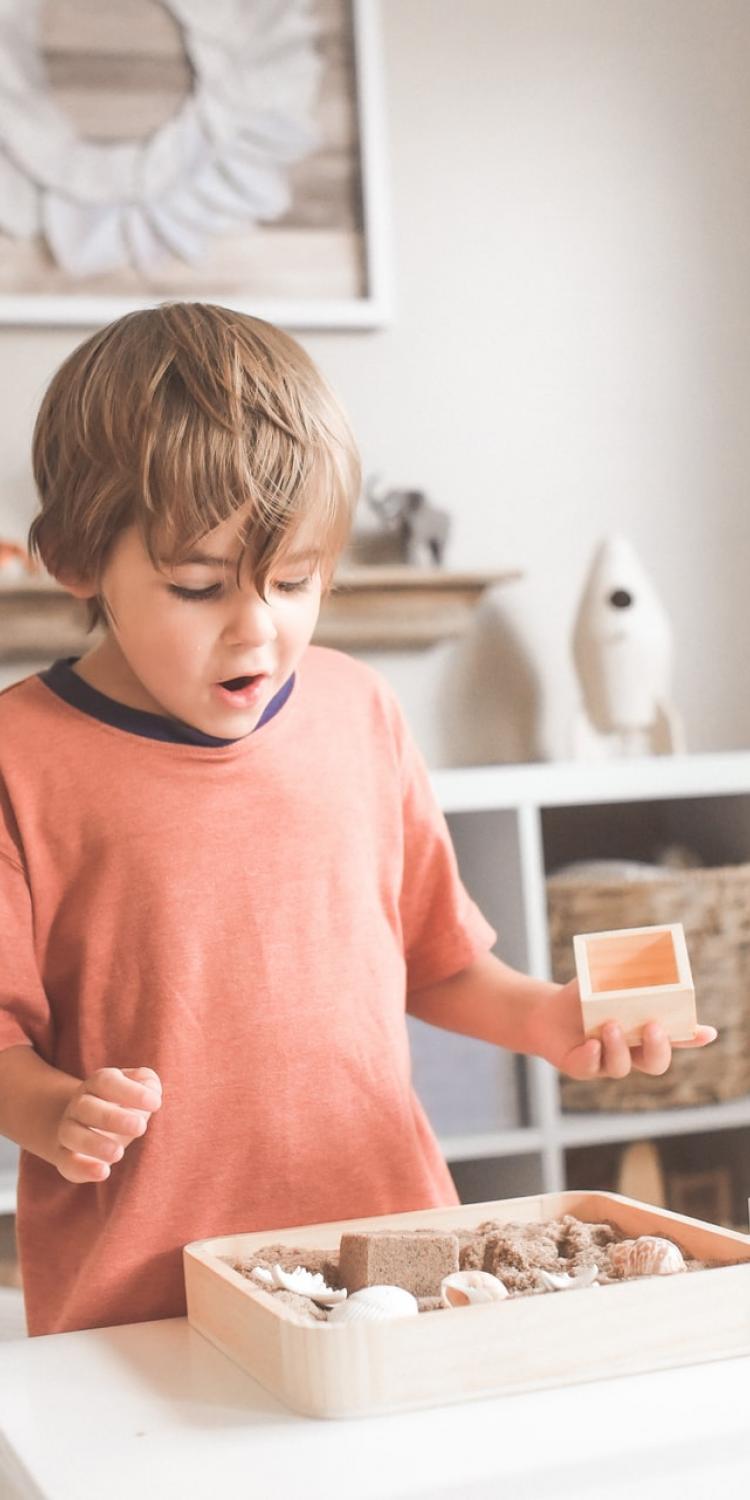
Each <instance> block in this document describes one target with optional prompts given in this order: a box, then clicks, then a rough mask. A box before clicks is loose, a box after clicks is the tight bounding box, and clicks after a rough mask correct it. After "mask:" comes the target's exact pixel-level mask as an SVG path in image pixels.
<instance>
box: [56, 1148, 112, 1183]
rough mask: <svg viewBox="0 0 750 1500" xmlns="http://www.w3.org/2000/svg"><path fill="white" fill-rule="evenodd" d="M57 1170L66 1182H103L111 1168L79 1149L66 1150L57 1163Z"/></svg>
mask: <svg viewBox="0 0 750 1500" xmlns="http://www.w3.org/2000/svg"><path fill="white" fill-rule="evenodd" d="M57 1170H58V1172H59V1173H60V1175H61V1177H64V1178H65V1180H66V1182H75V1183H84V1182H105V1181H106V1179H107V1178H108V1177H109V1174H110V1170H111V1168H110V1167H109V1166H108V1165H107V1163H106V1162H104V1161H94V1160H93V1158H92V1157H90V1156H84V1155H83V1154H82V1153H81V1152H79V1151H66V1152H65V1153H64V1160H63V1161H62V1162H58V1163H57Z"/></svg>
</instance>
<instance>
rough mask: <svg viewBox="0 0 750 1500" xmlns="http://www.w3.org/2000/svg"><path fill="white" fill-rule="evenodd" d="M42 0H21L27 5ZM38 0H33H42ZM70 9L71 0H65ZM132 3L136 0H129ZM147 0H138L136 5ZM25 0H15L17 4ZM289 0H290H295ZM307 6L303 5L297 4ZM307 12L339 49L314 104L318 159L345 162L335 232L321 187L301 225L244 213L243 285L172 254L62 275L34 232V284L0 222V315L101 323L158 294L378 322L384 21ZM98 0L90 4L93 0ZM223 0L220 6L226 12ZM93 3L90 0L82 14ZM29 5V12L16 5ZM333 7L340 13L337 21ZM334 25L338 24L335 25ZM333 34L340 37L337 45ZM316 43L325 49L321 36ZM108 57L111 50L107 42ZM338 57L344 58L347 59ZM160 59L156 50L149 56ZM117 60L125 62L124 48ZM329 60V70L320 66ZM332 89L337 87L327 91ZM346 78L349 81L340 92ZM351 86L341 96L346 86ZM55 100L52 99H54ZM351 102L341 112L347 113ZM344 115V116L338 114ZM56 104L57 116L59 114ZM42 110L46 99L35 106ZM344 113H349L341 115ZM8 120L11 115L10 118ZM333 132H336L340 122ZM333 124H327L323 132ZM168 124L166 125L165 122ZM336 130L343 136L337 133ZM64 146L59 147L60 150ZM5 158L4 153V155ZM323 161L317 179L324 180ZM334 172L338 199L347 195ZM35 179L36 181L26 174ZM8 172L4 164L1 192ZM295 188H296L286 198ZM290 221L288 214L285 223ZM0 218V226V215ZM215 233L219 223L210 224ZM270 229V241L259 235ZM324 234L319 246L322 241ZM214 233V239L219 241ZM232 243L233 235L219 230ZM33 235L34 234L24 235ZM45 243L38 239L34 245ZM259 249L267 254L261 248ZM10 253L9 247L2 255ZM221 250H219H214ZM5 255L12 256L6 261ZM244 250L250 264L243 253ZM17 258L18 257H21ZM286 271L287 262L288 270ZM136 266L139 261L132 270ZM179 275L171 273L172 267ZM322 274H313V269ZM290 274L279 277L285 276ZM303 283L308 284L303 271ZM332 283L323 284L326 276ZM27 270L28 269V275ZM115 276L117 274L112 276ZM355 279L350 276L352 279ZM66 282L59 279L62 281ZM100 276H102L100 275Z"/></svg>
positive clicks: (349, 9) (370, 14)
mask: <svg viewBox="0 0 750 1500" xmlns="http://www.w3.org/2000/svg"><path fill="white" fill-rule="evenodd" d="M37 3H38V0H24V4H28V6H29V9H30V8H31V7H32V6H34V5H36V4H37ZM39 3H40V0H39ZM67 3H68V4H69V5H70V6H72V8H73V13H75V5H76V0H67ZM132 3H133V4H134V5H136V4H138V3H139V0H132ZM143 3H144V0H140V4H141V5H142V4H143ZM157 3H158V4H160V5H163V6H164V8H165V9H167V8H168V9H169V10H170V11H171V12H172V14H174V13H175V12H177V11H179V10H180V9H181V8H182V9H183V10H186V11H188V12H189V10H190V6H189V5H187V4H185V3H184V0H183V5H182V7H181V5H180V0H157ZM247 3H248V4H252V0H247ZM20 4H21V0H19V6H20ZM291 6H293V0H290V7H291ZM302 8H304V6H302ZM309 8H310V11H311V14H312V17H313V21H314V20H315V18H316V15H318V14H319V19H320V24H321V27H322V26H324V25H325V27H327V37H328V41H329V43H330V42H331V41H332V42H333V49H332V48H331V46H330V45H329V47H328V52H329V53H330V52H331V50H335V51H336V60H335V66H334V65H333V64H330V65H328V64H327V63H326V60H325V57H324V58H323V61H322V62H321V67H322V68H323V70H324V72H323V77H322V80H321V91H320V97H319V99H318V101H317V103H316V108H317V110H318V113H319V115H320V120H319V121H317V122H316V125H317V124H319V127H320V131H321V133H322V134H321V141H320V148H319V151H318V160H321V159H322V155H323V154H325V171H326V172H327V173H328V175H329V177H332V178H335V176H336V173H339V174H343V173H344V172H348V173H349V174H350V177H349V179H348V183H347V185H346V192H347V193H348V196H349V201H350V202H351V203H352V204H354V201H355V198H356V207H355V208H353V209H352V217H353V219H354V218H356V222H352V224H351V226H350V227H347V226H344V227H343V228H342V227H341V225H340V224H339V225H337V228H336V232H335V233H329V234H328V238H327V239H325V238H324V237H325V235H326V226H325V218H324V215H325V212H326V202H325V194H324V193H323V194H322V195H321V193H320V192H319V193H318V197H317V200H316V203H315V209H314V212H315V215H316V218H317V221H318V222H317V223H316V224H310V225H309V226H308V227H305V228H304V229H299V230H298V229H297V228H296V227H294V228H293V231H292V232H291V233H287V234H286V235H285V236H280V232H279V231H278V230H274V226H273V224H271V228H270V229H268V228H267V224H268V221H265V222H260V223H254V224H251V225H250V226H249V228H248V241H247V243H248V246H251V247H252V256H253V265H254V267H255V268H256V271H257V272H258V273H259V274H258V285H259V288H260V289H259V290H258V291H257V292H252V291H250V290H247V289H245V287H244V285H243V284H242V281H241V279H240V280H239V281H236V282H235V283H234V284H233V283H232V280H231V277H229V278H227V276H224V277H221V276H219V275H218V274H217V275H216V284H212V282H211V275H212V273H211V271H210V269H209V270H205V269H203V268H201V267H200V266H194V267H192V268H191V267H189V266H188V267H186V266H185V265H184V264H178V262H177V259H176V257H175V256H172V257H171V260H170V263H169V264H170V265H171V266H172V267H173V268H174V269H173V272H172V273H170V270H169V265H168V266H167V267H166V269H165V271H164V273H163V274H161V275H156V276H154V277H150V278H145V280H144V278H143V277H142V276H141V278H140V279H141V280H142V281H143V283H144V284H142V285H138V286H137V287H135V288H134V286H133V279H134V273H133V268H132V267H127V268H126V269H125V270H123V271H120V272H118V271H117V270H115V271H112V272H110V273H109V274H104V275H84V276H83V277H81V278H75V277H71V275H70V274H69V273H67V274H66V275H62V276H61V272H60V267H59V266H58V265H55V264H54V262H53V260H52V257H51V255H50V254H49V252H47V253H46V273H47V274H46V276H45V264H44V257H43V255H42V251H43V249H44V246H43V241H42V240H41V239H40V238H39V237H37V240H36V246H37V249H36V252H35V253H36V262H35V267H34V277H35V280H34V285H33V287H32V286H31V285H24V275H25V273H24V269H23V268H24V265H28V264H29V263H30V257H31V254H32V252H31V249H29V250H28V251H27V255H26V261H25V262H24V256H23V244H22V242H21V241H18V240H16V241H14V242H13V245H12V246H11V247H10V251H12V252H13V254H12V256H11V255H10V251H9V237H8V235H7V233H2V232H0V324H5V325H16V326H33V325H37V326H38V325H46V326H81V327H89V326H97V325H100V324H102V323H107V322H110V321H111V320H113V319H114V318H117V317H119V316H121V315H123V314H125V313H128V312H131V311H135V310H137V309H139V308H144V307H150V306H154V305H155V304H157V303H159V302H162V301H171V300H197V301H214V302H220V303H223V304H224V305H227V306H231V307H234V308H236V309H237V310H238V311H241V312H247V313H250V314H253V315H255V316H257V317H262V318H265V319H267V320H268V321H270V322H273V323H276V324H278V325H279V326H281V327H285V328H287V329H289V330H292V331H303V330H315V329H374V328H379V327H383V326H385V325H386V324H387V323H388V322H389V321H390V320H391V317H392V287H391V269H390V234H389V225H388V214H387V190H386V161H385V144H384V109H383V95H382V52H381V38H380V28H379V24H378V15H377V0H309ZM94 9H95V8H94ZM231 9H232V8H231V7H228V8H227V14H229V13H230V12H231ZM90 13H91V8H89V14H90ZM19 14H22V15H23V17H24V22H25V17H26V14H27V12H21V11H20V10H19ZM338 18H341V19H340V21H339V19H338ZM337 26H340V30H341V36H340V37H337V36H336V35H335V31H336V27H337ZM339 44H340V45H339ZM321 51H323V52H325V49H324V48H321ZM112 56H113V57H114V53H112ZM342 58H343V59H344V61H342ZM155 61H156V60H155ZM120 65H121V67H122V66H125V65H126V60H125V63H124V64H123V61H122V59H120ZM326 66H329V72H328V74H326V73H325V68H326ZM326 78H328V83H329V92H328V96H327V97H326V98H325V108H322V107H321V106H322V101H323V98H324V95H323V84H325V82H326ZM336 90H338V97H333V98H331V93H332V92H333V94H334V96H335V94H336ZM347 90H348V91H349V92H347ZM345 95H346V97H344V96H345ZM1 106H2V91H1V90H0V168H2V167H3V153H2V146H3V139H4V137H3V134H2V130H3V114H2V108H1ZM52 108H53V109H56V108H57V107H56V106H55V104H54V101H52ZM347 112H348V114H347ZM35 114H36V119H35V128H36V126H37V125H38V124H39V118H40V112H39V110H37V111H35ZM345 115H346V116H347V118H346V119H345V118H344V117H345ZM59 117H60V114H59V109H57V118H58V119H59ZM41 118H42V121H43V118H44V116H43V111H42V113H41ZM342 121H343V122H344V123H343V124H342ZM6 128H7V125H6ZM337 131H338V137H337V142H336V143H335V144H332V139H331V132H334V133H335V132H337ZM326 132H328V135H326ZM165 133H166V132H165ZM342 140H343V144H342ZM59 154H60V153H58V155H59ZM315 156H316V151H315V150H312V151H311V153H310V157H309V161H310V163H311V164H314V161H315ZM6 164H7V158H6ZM292 172H294V173H296V178H295V181H296V183H297V184H298V183H299V182H300V180H301V179H302V178H303V177H304V172H305V162H304V160H303V161H302V162H301V163H300V162H297V163H294V164H293V166H292V168H291V169H290V176H291V174H292ZM320 180H321V173H320V171H319V172H318V178H317V181H318V182H320ZM340 183H341V175H340V182H339V188H340V190H339V192H338V201H339V203H340V201H341V199H342V197H343V188H341V185H340ZM32 187H33V184H32ZM2 188H3V179H2V171H0V198H1V197H2V191H1V190H2ZM295 192H296V188H295V187H293V188H292V205H294V201H295V199H294V194H295ZM334 198H336V184H335V182H334V184H333V187H332V190H331V204H332V207H331V212H334V211H335V210H334V207H333V200H334ZM288 225H289V216H287V219H286V224H285V226H284V227H287V226H288ZM0 227H1V226H0ZM217 234H218V231H217ZM264 237H265V243H264ZM281 238H283V239H284V256H281V257H280V256H279V254H278V246H279V243H280V239H281ZM237 239H238V236H234V237H232V238H231V245H232V255H233V257H234V259H233V265H234V266H235V267H236V265H237V255H238V253H241V246H240V249H239V252H238V249H237V243H236V242H237ZM297 242H299V255H298V259H297V263H296V264H294V265H292V264H290V265H289V266H288V268H287V258H288V257H287V247H288V246H291V249H292V253H293V254H296V253H297ZM321 242H323V248H322V249H321V248H320V246H321ZM217 243H218V241H217ZM226 243H229V241H226ZM331 243H333V250H334V251H335V253H336V254H339V253H340V258H341V270H340V274H339V273H338V269H337V266H336V265H335V264H334V265H333V268H332V264H331V263H332V260H335V256H333V255H331V254H328V249H329V246H330V244H331ZM26 245H27V246H28V245H29V241H28V240H27V241H26ZM40 246H41V249H40ZM264 256H265V260H264ZM4 257H5V258H4ZM215 258H216V259H218V251H217V254H216V257H215ZM9 259H10V260H11V264H10V266H9V264H8V261H9ZM249 263H250V262H249V259H248V264H249ZM19 268H20V269H19ZM287 272H288V274H287ZM139 274H140V273H139ZM170 274H173V275H174V285H171V284H170V283H169V275H170ZM316 274H317V275H318V283H317V284H316V286H315V287H313V285H312V281H313V280H314V277H315V275H316ZM285 275H286V283H285ZM308 278H309V280H310V289H309V291H308V290H306V287H307V279H308ZM337 278H338V282H341V283H346V286H345V287H343V289H342V287H341V286H339V285H338V284H336V285H335V286H334V287H333V290H332V291H331V290H326V289H325V288H324V287H323V283H324V282H326V283H335V282H337ZM26 279H27V280H29V279H31V278H29V276H28V275H27V276H26ZM118 279H119V281H121V282H122V286H119V285H118ZM355 280H356V283H357V284H356V285H354V284H353V283H354V282H355ZM61 281H62V282H64V289H63V287H62V286H61ZM97 281H98V282H99V284H100V286H101V290H100V289H99V286H97Z"/></svg>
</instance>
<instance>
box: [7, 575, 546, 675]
mask: <svg viewBox="0 0 750 1500" xmlns="http://www.w3.org/2000/svg"><path fill="white" fill-rule="evenodd" d="M520 577H521V574H520V572H518V571H515V570H510V569H508V570H506V571H505V572H482V571H469V572H455V573H453V572H448V571H447V570H444V569H441V568H410V567H407V566H405V565H387V566H386V565H384V566H382V567H380V566H377V567H375V566H370V567H364V566H363V567H354V568H347V569H341V570H340V571H339V573H337V575H336V578H335V580H334V588H333V590H332V591H331V593H330V594H328V595H327V597H326V598H325V599H324V601H323V606H322V608H321V612H320V619H319V621H318V625H317V629H316V631H315V636H314V639H315V641H316V642H317V643H318V644H319V645H321V646H336V647H339V648H340V649H343V650H350V651H357V650H359V651H366V650H407V649H414V648H424V647H427V646H431V645H433V644H435V643H436V642H437V641H445V640H453V639H456V638H457V637H459V636H461V635H463V634H464V633H465V631H466V630H467V629H468V627H469V625H470V623H471V618H472V612H473V610H474V609H475V607H476V605H477V604H478V603H479V600H480V599H481V597H482V594H483V593H484V591H485V589H488V588H492V587H494V586H495V585H497V584H501V583H508V582H510V581H511V580H513V579H517V578H520ZM93 639H94V637H92V636H91V635H89V634H87V632H86V612H85V608H84V606H83V605H82V604H81V603H80V601H79V600H77V599H74V598H72V596H71V595H70V594H67V593H66V592H65V590H64V589H61V588H58V587H57V585H56V584H54V583H52V582H50V581H49V580H44V581H41V580H36V579H30V580H29V581H28V583H27V582H25V581H21V582H19V583H14V584H12V585H11V584H2V585H0V661H3V662H13V661H28V660H32V659H34V658H36V657H39V656H42V657H50V658H51V657H53V656H76V655H80V653H81V652H82V651H85V650H86V649H87V648H88V647H89V646H90V645H91V644H92V641H93Z"/></svg>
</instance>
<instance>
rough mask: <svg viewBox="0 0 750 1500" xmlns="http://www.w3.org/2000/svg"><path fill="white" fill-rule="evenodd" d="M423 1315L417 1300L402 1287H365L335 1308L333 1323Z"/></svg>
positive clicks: (329, 1315)
mask: <svg viewBox="0 0 750 1500" xmlns="http://www.w3.org/2000/svg"><path fill="white" fill-rule="evenodd" d="M418 1312H419V1305H418V1303H417V1299H416V1297H412V1294H411V1292H407V1291H405V1290H404V1288H403V1287H401V1286H363V1287H362V1289H361V1291H359V1292H350V1294H349V1296H348V1297H347V1299H346V1302H340V1303H339V1304H338V1306H337V1307H332V1308H331V1311H330V1312H329V1314H328V1322H329V1323H360V1322H361V1323H366V1322H371V1323H375V1322H383V1321H384V1320H385V1319H386V1318H411V1317H414V1316H415V1315H416V1314H417V1313H418Z"/></svg>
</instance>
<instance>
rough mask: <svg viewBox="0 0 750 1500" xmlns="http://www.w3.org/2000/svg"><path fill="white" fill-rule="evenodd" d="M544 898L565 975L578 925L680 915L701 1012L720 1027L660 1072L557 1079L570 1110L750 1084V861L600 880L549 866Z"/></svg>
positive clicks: (656, 1103) (680, 1102)
mask: <svg viewBox="0 0 750 1500" xmlns="http://www.w3.org/2000/svg"><path fill="white" fill-rule="evenodd" d="M547 904H548V914H549V931H550V952H551V962H552V973H553V976H554V978H555V979H557V980H559V981H560V982H561V983H564V982H566V981H567V980H568V979H572V978H573V976H574V974H575V963H574V960H573V937H574V935H575V934H576V933H579V932H580V933H583V932H606V931H610V930H612V929H614V928H620V927H647V926H651V925H655V926H656V925H658V924H659V923H662V922H681V923H682V925H683V927H684V929H685V937H686V940H687V947H688V953H689V955H690V964H691V968H692V971H693V979H694V982H695V997H696V1005H697V1010H698V1019H699V1021H701V1022H702V1023H706V1024H708V1025H710V1026H716V1027H717V1029H718V1032H719V1036H718V1039H717V1041H715V1042H713V1043H712V1044H711V1046H709V1047H707V1048H705V1049H700V1050H698V1051H695V1052H693V1051H675V1053H674V1056H673V1059H672V1065H671V1067H670V1069H669V1072H668V1073H665V1074H664V1075H663V1076H662V1077H661V1078H651V1077H648V1076H647V1075H646V1074H644V1073H636V1072H633V1073H631V1074H629V1076H628V1077H627V1078H622V1079H606V1080H604V1081H602V1082H598V1083H580V1082H578V1081H576V1080H574V1079H571V1078H561V1100H562V1107H563V1109H564V1110H612V1111H616V1110H621V1109H623V1110H624V1109H627V1110H637V1109H681V1108H686V1107H688V1106H690V1105H695V1104H714V1103H717V1102H719V1101H721V1100H724V1099H736V1098H738V1097H740V1096H742V1095H743V1094H748V1093H750V865H731V866H726V867H723V868H720V869H700V870H685V871H676V872H673V871H670V872H669V874H665V875H664V876H661V875H659V876H657V877H655V878H654V879H650V880H643V881H625V880H623V881H616V882H608V883H598V884H597V883H596V882H594V881H592V880H591V879H585V880H581V881H577V880H571V879H570V876H565V877H562V876H561V877H559V878H556V877H555V876H554V875H553V876H550V878H549V880H548V881H547Z"/></svg>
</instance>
